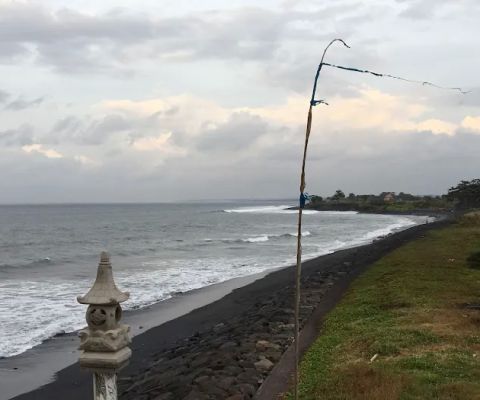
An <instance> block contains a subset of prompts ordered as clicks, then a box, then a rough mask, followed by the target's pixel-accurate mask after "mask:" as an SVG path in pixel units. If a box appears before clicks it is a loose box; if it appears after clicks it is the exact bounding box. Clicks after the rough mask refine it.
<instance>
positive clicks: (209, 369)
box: [17, 221, 448, 400]
mask: <svg viewBox="0 0 480 400" xmlns="http://www.w3.org/2000/svg"><path fill="white" fill-rule="evenodd" d="M446 223H448V222H447V221H439V222H435V223H431V224H428V225H419V226H415V227H412V228H410V229H407V230H405V231H402V232H398V233H396V234H394V235H390V236H388V237H386V238H383V239H382V240H377V241H375V242H374V243H372V244H369V245H365V246H361V247H356V248H352V249H346V250H342V251H338V252H336V253H333V254H329V255H326V256H322V257H318V258H316V259H313V260H309V261H307V262H305V263H304V265H303V279H302V282H303V283H302V285H303V292H302V301H301V318H302V323H305V321H307V320H308V318H309V317H310V315H311V314H312V312H313V311H314V310H315V309H316V308H317V306H318V305H322V304H323V303H325V302H328V299H329V298H335V299H337V298H340V297H341V294H342V293H343V292H344V291H345V290H347V288H348V285H349V283H350V282H351V281H352V280H353V279H354V277H355V276H357V275H359V274H360V273H361V272H362V271H363V270H365V268H366V267H368V265H370V264H371V263H373V262H374V261H376V260H377V259H379V258H381V257H382V256H383V255H385V254H387V253H388V252H390V251H391V250H393V249H395V248H397V247H399V246H400V245H402V244H403V243H405V242H407V241H409V240H412V239H415V238H417V237H420V236H421V235H423V233H424V232H425V231H426V230H429V229H433V228H436V227H440V226H442V225H444V224H446ZM330 303H332V305H331V307H333V305H334V303H335V301H332V302H330ZM292 304H293V267H289V268H285V269H282V270H278V271H275V272H273V273H271V274H269V275H267V276H266V277H265V278H262V279H259V280H258V281H256V282H254V283H252V284H250V285H247V286H244V287H242V288H239V289H236V290H234V291H233V292H232V293H231V294H229V295H227V296H226V297H224V298H223V299H221V300H219V301H216V302H214V303H211V304H209V305H207V306H205V307H202V308H199V309H197V310H194V311H192V312H191V313H189V314H187V315H185V316H183V317H180V318H177V319H175V320H173V321H169V322H167V323H165V324H163V325H161V326H158V327H156V328H153V329H151V330H149V331H147V332H145V333H144V334H141V335H139V336H137V337H135V338H134V341H133V344H132V350H133V358H132V361H131V363H130V365H129V366H128V367H127V368H125V369H124V370H123V371H121V373H120V376H119V392H120V398H122V399H125V400H130V399H142V400H146V399H155V400H173V399H175V400H181V399H185V400H203V399H205V400H206V399H222V400H225V399H228V400H243V399H251V398H253V397H254V396H255V393H256V392H257V390H258V388H259V387H260V386H261V385H262V383H263V382H264V380H265V379H266V377H267V376H268V375H269V373H270V372H271V370H272V368H273V367H274V366H275V364H276V363H278V361H279V360H280V358H281V357H282V354H283V353H284V351H285V350H286V349H287V348H288V347H289V346H290V344H291V343H292V337H293V308H292ZM326 312H328V307H324V311H323V314H325V313H326ZM316 314H318V312H317V313H316ZM317 317H318V315H317ZM271 378H272V376H270V377H269V380H270V382H272V381H273V382H275V379H273V380H272V379H271ZM280 379H282V381H283V382H282V385H280V384H278V385H276V387H280V386H283V387H286V382H285V379H284V377H283V378H280ZM273 387H275V384H274V385H273ZM89 396H91V377H90V375H89V374H87V373H85V372H81V371H80V369H79V367H78V365H74V366H71V367H69V368H66V369H65V370H63V371H61V372H60V373H59V374H58V379H57V380H56V381H55V382H52V383H51V384H48V385H46V386H44V387H42V388H39V389H37V390H35V391H33V392H30V393H27V394H24V395H21V396H18V397H17V399H57V398H58V399H60V398H65V397H68V398H69V399H70V400H74V399H82V398H89Z"/></svg>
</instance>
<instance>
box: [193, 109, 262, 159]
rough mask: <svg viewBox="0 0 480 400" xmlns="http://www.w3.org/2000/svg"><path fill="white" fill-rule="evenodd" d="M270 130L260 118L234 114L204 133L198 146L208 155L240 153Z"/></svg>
mask: <svg viewBox="0 0 480 400" xmlns="http://www.w3.org/2000/svg"><path fill="white" fill-rule="evenodd" d="M268 129H269V127H268V125H267V123H266V122H265V120H263V119H262V118H260V117H259V116H256V115H251V114H249V113H247V112H234V113H233V114H232V115H231V116H230V117H229V119H228V120H227V121H226V122H225V123H222V124H219V125H217V126H214V127H211V128H209V129H206V130H205V131H203V132H202V134H201V135H199V136H198V137H197V140H196V146H197V148H198V150H200V151H205V152H208V153H217V152H225V151H229V152H230V151H232V152H238V151H241V150H246V149H248V148H250V147H251V146H252V145H254V143H255V142H256V141H257V140H258V139H259V138H260V137H261V136H262V135H265V134H266V133H267V132H268Z"/></svg>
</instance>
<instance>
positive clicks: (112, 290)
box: [77, 251, 130, 305]
mask: <svg viewBox="0 0 480 400" xmlns="http://www.w3.org/2000/svg"><path fill="white" fill-rule="evenodd" d="M129 296H130V294H129V293H128V292H121V291H120V290H119V289H118V288H117V286H116V285H115V282H114V280H113V273H112V264H110V255H109V254H108V253H107V252H106V251H103V252H102V254H101V255H100V263H99V264H98V270H97V278H96V279H95V282H94V284H93V286H92V288H91V289H90V290H89V291H88V293H87V294H86V295H85V296H78V297H77V301H78V302H79V303H82V304H96V305H113V304H118V303H122V302H124V301H125V300H127V299H128V298H129Z"/></svg>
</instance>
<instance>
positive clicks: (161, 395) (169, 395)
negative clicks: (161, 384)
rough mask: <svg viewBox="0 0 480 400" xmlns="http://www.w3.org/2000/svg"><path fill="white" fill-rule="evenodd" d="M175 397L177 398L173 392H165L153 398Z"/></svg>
mask: <svg viewBox="0 0 480 400" xmlns="http://www.w3.org/2000/svg"><path fill="white" fill-rule="evenodd" d="M174 399H175V396H174V395H173V393H172V392H168V393H163V394H160V395H158V396H157V397H154V398H153V400H174Z"/></svg>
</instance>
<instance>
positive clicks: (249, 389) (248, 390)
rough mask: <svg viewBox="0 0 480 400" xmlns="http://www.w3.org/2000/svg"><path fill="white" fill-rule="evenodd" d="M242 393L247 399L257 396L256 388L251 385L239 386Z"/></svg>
mask: <svg viewBox="0 0 480 400" xmlns="http://www.w3.org/2000/svg"><path fill="white" fill-rule="evenodd" d="M237 387H238V388H239V389H240V391H241V392H242V393H243V394H244V395H245V396H247V397H253V395H254V394H255V387H254V386H253V385H250V384H249V383H241V384H240V385H238V386H237Z"/></svg>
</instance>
